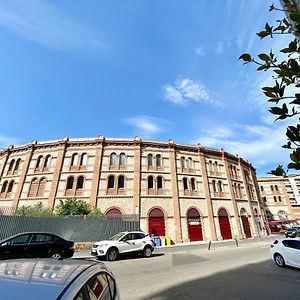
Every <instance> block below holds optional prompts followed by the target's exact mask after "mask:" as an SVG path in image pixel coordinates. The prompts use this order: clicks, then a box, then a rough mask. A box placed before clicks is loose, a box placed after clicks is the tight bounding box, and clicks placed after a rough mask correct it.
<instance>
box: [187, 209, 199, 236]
mask: <svg viewBox="0 0 300 300" xmlns="http://www.w3.org/2000/svg"><path fill="white" fill-rule="evenodd" d="M187 223H188V234H189V239H190V241H191V242H192V241H203V235H202V226H201V221H200V214H199V212H198V211H197V210H196V209H194V208H191V209H190V210H189V211H188V214H187Z"/></svg>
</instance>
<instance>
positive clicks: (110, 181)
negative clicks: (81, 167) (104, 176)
mask: <svg viewBox="0 0 300 300" xmlns="http://www.w3.org/2000/svg"><path fill="white" fill-rule="evenodd" d="M114 186H115V177H114V176H113V175H110V176H109V177H108V183H107V188H108V189H113V188H114Z"/></svg>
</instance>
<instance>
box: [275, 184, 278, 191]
mask: <svg viewBox="0 0 300 300" xmlns="http://www.w3.org/2000/svg"><path fill="white" fill-rule="evenodd" d="M275 191H277V192H278V186H277V184H275Z"/></svg>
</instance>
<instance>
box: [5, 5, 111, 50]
mask: <svg viewBox="0 0 300 300" xmlns="http://www.w3.org/2000/svg"><path fill="white" fill-rule="evenodd" d="M0 26H3V27H6V28H8V29H10V30H11V31H13V32H15V33H17V34H19V35H21V36H22V37H24V38H26V39H29V40H32V41H34V42H37V43H39V44H42V45H44V46H48V47H50V48H53V49H56V50H64V51H74V50H75V51H76V50H83V49H85V50H87V49H89V50H91V49H95V50H107V49H108V47H107V46H106V45H105V44H104V43H103V41H101V40H100V38H99V37H98V36H97V35H96V34H95V33H94V32H92V31H91V30H90V29H88V28H86V27H85V26H83V25H82V24H80V23H79V22H78V21H76V20H72V19H71V18H70V17H68V16H67V15H66V14H64V13H63V12H62V11H60V10H59V9H58V8H57V7H55V6H54V5H52V4H50V3H46V2H43V1H41V0H26V1H19V0H10V1H6V2H4V3H1V7H0Z"/></svg>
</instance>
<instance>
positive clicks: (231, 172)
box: [229, 165, 233, 176]
mask: <svg viewBox="0 0 300 300" xmlns="http://www.w3.org/2000/svg"><path fill="white" fill-rule="evenodd" d="M229 173H230V175H231V176H233V165H230V166H229Z"/></svg>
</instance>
